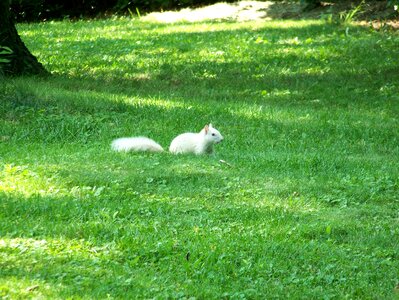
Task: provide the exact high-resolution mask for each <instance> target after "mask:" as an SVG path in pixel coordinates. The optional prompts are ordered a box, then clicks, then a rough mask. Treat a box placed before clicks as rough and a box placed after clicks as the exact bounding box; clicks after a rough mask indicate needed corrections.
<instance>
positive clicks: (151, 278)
mask: <svg viewBox="0 0 399 300" xmlns="http://www.w3.org/2000/svg"><path fill="white" fill-rule="evenodd" d="M18 30H19V32H20V34H21V36H22V38H23V39H24V41H25V42H26V44H27V46H28V48H29V49H31V50H32V52H33V53H34V54H35V55H37V56H38V58H39V60H40V61H41V62H42V63H43V64H44V65H45V67H46V68H47V69H48V70H49V71H51V72H52V74H53V76H51V77H50V78H47V79H46V78H44V79H43V78H42V79H41V78H15V79H7V80H6V79H4V78H2V79H1V82H0V298H2V299H25V298H38V299H68V298H69V299H104V298H111V299H135V298H138V299H142V298H154V299H395V298H398V291H397V290H398V287H397V285H398V283H399V160H398V158H399V135H398V132H399V56H398V44H399V35H398V33H392V32H384V31H381V32H376V31H372V30H370V29H368V28H366V27H360V26H356V25H355V24H352V25H337V24H334V23H328V22H327V21H326V20H303V21H264V20H262V21H251V22H243V23H237V22H229V21H226V22H224V21H223V22H213V21H207V22H200V23H184V22H183V23H174V24H163V23H156V22H150V21H144V20H140V19H133V20H132V19H128V18H114V19H108V20H98V21H78V22H70V21H62V22H46V23H40V24H20V25H19V26H18ZM209 122H212V123H213V125H214V126H215V127H216V128H218V129H219V130H220V132H221V133H222V134H223V135H224V137H225V140H224V141H223V143H221V144H219V145H217V146H216V153H215V155H213V156H193V155H183V156H173V155H171V154H169V153H162V154H147V153H114V152H112V151H111V149H110V143H111V141H112V140H113V139H114V138H117V137H122V136H135V135H145V136H149V137H151V138H153V139H155V140H156V141H157V142H159V143H160V144H161V145H163V146H164V147H165V148H168V146H169V143H170V141H171V140H172V139H173V137H175V136H176V135H178V134H179V133H182V132H186V131H191V132H192V131H199V130H200V129H201V128H202V127H203V126H204V125H205V124H206V123H209ZM220 160H224V161H226V162H227V163H228V164H226V163H221V162H220ZM395 287H396V288H395Z"/></svg>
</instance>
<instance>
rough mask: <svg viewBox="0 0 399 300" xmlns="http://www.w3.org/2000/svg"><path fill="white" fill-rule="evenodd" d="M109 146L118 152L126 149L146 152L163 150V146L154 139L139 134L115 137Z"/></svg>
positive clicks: (126, 150)
mask: <svg viewBox="0 0 399 300" xmlns="http://www.w3.org/2000/svg"><path fill="white" fill-rule="evenodd" d="M111 148H112V149H113V150H115V151H119V152H128V151H148V152H163V151H164V150H163V148H162V146H161V145H159V144H158V143H157V142H155V141H154V140H152V139H150V138H147V137H143V136H139V137H124V138H119V139H116V140H114V141H113V142H112V144H111Z"/></svg>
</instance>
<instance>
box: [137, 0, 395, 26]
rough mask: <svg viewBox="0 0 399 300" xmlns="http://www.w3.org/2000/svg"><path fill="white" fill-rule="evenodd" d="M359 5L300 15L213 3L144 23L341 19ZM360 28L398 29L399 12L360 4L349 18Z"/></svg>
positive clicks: (288, 6) (289, 6)
mask: <svg viewBox="0 0 399 300" xmlns="http://www.w3.org/2000/svg"><path fill="white" fill-rule="evenodd" d="M358 5H359V3H351V2H346V1H345V2H340V3H327V2H322V4H321V5H320V6H319V7H317V8H315V9H313V10H311V11H306V12H305V11H303V9H302V7H301V5H300V3H299V2H284V1H279V2H273V1H250V0H244V1H239V2H235V3H224V2H220V3H216V4H213V5H209V6H204V7H200V8H193V9H191V8H186V9H182V10H180V11H165V12H154V13H150V14H148V15H146V16H145V17H144V19H147V20H153V21H159V22H166V23H174V22H182V21H186V22H201V21H206V20H232V21H238V22H244V21H253V20H271V19H319V18H323V17H329V16H331V17H334V18H339V17H340V16H342V17H344V16H345V14H348V13H350V12H351V11H353V10H354V9H355V7H357V6H358ZM353 19H354V20H356V21H359V22H360V23H361V24H367V25H372V26H373V27H375V28H381V27H382V26H387V25H388V26H390V27H392V28H399V10H398V9H397V8H396V9H395V7H393V6H387V3H386V2H385V1H375V2H367V3H363V4H361V6H360V9H359V11H358V12H357V13H356V14H355V16H354V17H353Z"/></svg>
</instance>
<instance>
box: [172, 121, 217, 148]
mask: <svg viewBox="0 0 399 300" xmlns="http://www.w3.org/2000/svg"><path fill="white" fill-rule="evenodd" d="M222 140H223V136H222V135H221V134H220V132H219V131H218V130H217V129H215V128H213V127H212V124H209V126H208V125H206V126H205V127H204V129H202V130H201V132H199V133H192V132H187V133H182V134H180V135H178V136H177V137H175V138H174V139H173V141H172V143H171V144H170V147H169V151H170V152H171V153H173V154H183V153H194V154H197V155H199V154H206V153H208V154H209V153H212V152H213V145H214V144H217V143H219V142H221V141H222Z"/></svg>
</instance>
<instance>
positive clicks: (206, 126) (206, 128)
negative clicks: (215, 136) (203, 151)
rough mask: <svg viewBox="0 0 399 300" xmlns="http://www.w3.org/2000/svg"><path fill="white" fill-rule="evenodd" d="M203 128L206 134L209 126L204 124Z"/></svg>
mask: <svg viewBox="0 0 399 300" xmlns="http://www.w3.org/2000/svg"><path fill="white" fill-rule="evenodd" d="M204 130H205V134H208V131H209V126H208V125H205V127H204Z"/></svg>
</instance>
